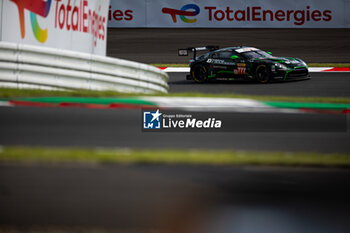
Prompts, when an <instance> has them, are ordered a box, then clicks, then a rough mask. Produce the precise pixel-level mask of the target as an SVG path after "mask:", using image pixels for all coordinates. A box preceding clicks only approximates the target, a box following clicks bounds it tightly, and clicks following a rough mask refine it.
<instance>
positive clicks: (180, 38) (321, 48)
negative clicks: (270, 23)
mask: <svg viewBox="0 0 350 233" xmlns="http://www.w3.org/2000/svg"><path fill="white" fill-rule="evenodd" d="M349 41H350V29H237V28H236V29H193V28H191V29H134V28H133V29H121V28H118V29H108V37H107V55H108V56H112V57H117V58H124V59H128V60H133V61H139V62H143V63H187V62H188V60H189V57H179V56H177V49H179V48H187V47H193V46H205V45H219V46H220V47H222V48H223V47H231V46H239V45H246V46H253V47H258V48H260V49H263V50H266V51H271V52H272V54H273V55H275V56H289V57H298V58H302V59H303V60H305V61H306V62H308V63H310V62H322V63H325V62H328V63H335V62H336V63H338V62H350V56H349V54H350V44H349Z"/></svg>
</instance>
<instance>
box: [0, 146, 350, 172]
mask: <svg viewBox="0 0 350 233" xmlns="http://www.w3.org/2000/svg"><path fill="white" fill-rule="evenodd" d="M0 162H2V163H4V162H10V163H49V164H51V163H52V164H57V163H93V164H106V163H107V164H114V163H122V164H123V163H150V164H198V165H276V166H321V167H350V154H348V155H347V154H320V153H291V152H252V151H237V150H163V149H162V150H161V149H142V150H141V149H139V150H137V149H82V148H43V147H12V146H11V147H2V148H1V150H0Z"/></svg>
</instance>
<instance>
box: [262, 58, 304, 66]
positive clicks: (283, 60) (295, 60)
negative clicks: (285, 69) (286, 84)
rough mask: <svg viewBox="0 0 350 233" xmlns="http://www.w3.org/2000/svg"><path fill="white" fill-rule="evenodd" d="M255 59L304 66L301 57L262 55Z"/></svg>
mask: <svg viewBox="0 0 350 233" xmlns="http://www.w3.org/2000/svg"><path fill="white" fill-rule="evenodd" d="M255 60H258V61H267V62H275V63H281V64H285V65H287V66H305V64H304V62H303V61H302V60H301V59H299V58H293V57H262V58H257V59H255Z"/></svg>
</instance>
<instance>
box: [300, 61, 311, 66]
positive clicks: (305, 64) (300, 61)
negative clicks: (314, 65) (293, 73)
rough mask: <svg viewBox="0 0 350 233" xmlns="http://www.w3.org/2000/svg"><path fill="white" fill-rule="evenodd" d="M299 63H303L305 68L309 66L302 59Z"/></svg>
mask: <svg viewBox="0 0 350 233" xmlns="http://www.w3.org/2000/svg"><path fill="white" fill-rule="evenodd" d="M300 62H301V64H303V66H305V67H306V68H309V67H308V66H307V64H306V62H304V61H303V60H300Z"/></svg>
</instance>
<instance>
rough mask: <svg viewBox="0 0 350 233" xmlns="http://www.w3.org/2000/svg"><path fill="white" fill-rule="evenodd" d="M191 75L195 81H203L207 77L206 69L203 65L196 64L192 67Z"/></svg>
mask: <svg viewBox="0 0 350 233" xmlns="http://www.w3.org/2000/svg"><path fill="white" fill-rule="evenodd" d="M192 77H193V79H194V81H196V82H197V83H204V82H205V81H207V79H208V70H207V68H206V67H205V66H204V65H196V66H195V67H193V69H192Z"/></svg>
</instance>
